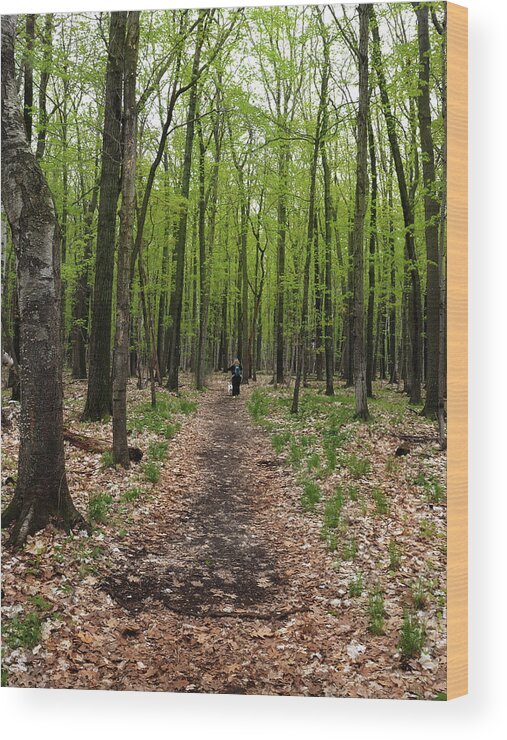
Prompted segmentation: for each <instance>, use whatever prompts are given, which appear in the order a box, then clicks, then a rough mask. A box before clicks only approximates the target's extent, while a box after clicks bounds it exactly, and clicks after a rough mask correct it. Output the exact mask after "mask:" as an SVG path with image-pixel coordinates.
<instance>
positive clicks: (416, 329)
mask: <svg viewBox="0 0 507 740" xmlns="http://www.w3.org/2000/svg"><path fill="white" fill-rule="evenodd" d="M371 12H372V23H371V28H372V35H373V47H372V52H373V53H372V57H373V67H374V69H375V72H376V75H377V81H378V86H379V89H380V100H381V104H382V111H383V114H384V118H385V121H386V126H387V135H388V139H389V144H390V148H391V153H392V157H393V161H394V168H395V171H396V176H397V179H398V188H399V192H400V200H401V207H402V211H403V221H404V226H405V251H406V258H407V262H408V266H407V269H408V277H409V282H410V295H409V301H410V345H411V360H412V361H411V372H412V377H411V378H410V400H411V401H412V403H420V401H421V376H422V367H421V365H422V363H421V357H422V351H421V350H422V341H421V340H422V305H421V282H420V277H419V271H418V268H417V254H416V250H415V241H414V213H413V208H412V205H411V200H410V196H409V191H408V187H407V178H406V176H405V169H404V167H403V159H402V156H401V151H400V145H399V142H398V135H397V129H396V119H395V117H394V115H393V112H392V108H391V102H390V99H389V92H388V89H387V81H386V75H385V70H384V62H383V59H382V50H381V46H380V34H379V29H378V23H377V19H376V16H375V11H374V10H373V8H372V11H371Z"/></svg>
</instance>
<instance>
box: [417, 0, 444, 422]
mask: <svg viewBox="0 0 507 740" xmlns="http://www.w3.org/2000/svg"><path fill="white" fill-rule="evenodd" d="M414 8H415V12H416V16H417V40H418V48H419V94H418V96H417V111H418V117H419V131H420V134H421V151H422V170H423V184H424V218H425V223H424V230H425V239H426V306H427V308H426V313H427V316H426V341H427V347H428V361H427V369H426V399H425V404H424V409H423V414H424V415H425V416H428V417H429V418H436V416H437V411H438V366H439V349H438V346H439V302H440V287H439V280H440V277H439V254H438V227H439V213H440V204H439V202H438V192H437V190H436V182H435V155H434V147H433V135H432V132H431V107H430V48H431V47H430V36H429V24H428V6H427V5H425V4H424V3H414Z"/></svg>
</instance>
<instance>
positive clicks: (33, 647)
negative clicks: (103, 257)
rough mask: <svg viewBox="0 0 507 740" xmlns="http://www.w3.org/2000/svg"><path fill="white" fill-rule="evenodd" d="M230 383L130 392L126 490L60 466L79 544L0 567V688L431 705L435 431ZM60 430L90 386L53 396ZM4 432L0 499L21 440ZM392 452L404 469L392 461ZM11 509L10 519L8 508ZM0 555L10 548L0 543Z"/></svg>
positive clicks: (405, 415) (435, 632)
mask: <svg viewBox="0 0 507 740" xmlns="http://www.w3.org/2000/svg"><path fill="white" fill-rule="evenodd" d="M225 389H226V380H225V376H218V377H217V376H215V377H214V378H213V379H212V382H211V386H210V388H209V390H208V391H207V392H206V393H202V394H197V393H196V392H195V391H191V390H186V389H184V391H183V394H182V395H181V396H180V397H176V396H172V395H170V394H168V393H167V392H165V391H162V390H161V391H160V393H159V398H160V401H159V404H158V407H157V409H156V410H155V411H153V410H152V409H151V407H150V404H149V400H148V391H146V390H142V391H138V390H136V389H135V388H134V386H133V385H132V386H131V388H130V389H129V404H130V418H131V422H130V423H131V428H132V431H131V435H130V438H131V440H132V441H131V444H133V445H136V446H139V447H141V448H142V449H143V450H144V452H145V456H144V459H143V461H142V462H141V463H140V464H139V465H133V466H132V468H131V469H130V470H129V471H127V472H125V471H120V470H117V469H115V468H113V467H111V466H110V462H111V461H110V460H109V459H108V457H107V455H106V456H102V457H101V456H100V455H93V454H88V453H83V452H82V451H80V450H76V449H75V448H72V447H68V448H67V461H68V462H67V466H68V474H69V486H70V490H71V492H72V495H73V497H74V500H75V502H76V504H77V506H78V508H80V509H81V510H82V511H83V512H87V513H88V517H89V519H91V521H92V523H93V524H94V528H93V530H92V533H91V535H89V536H88V535H86V534H85V533H81V534H77V535H75V536H67V535H65V534H64V533H61V532H58V531H56V530H53V529H48V530H46V531H44V532H40V533H39V534H37V535H36V536H34V537H32V538H30V539H29V541H28V543H27V545H26V547H25V548H24V549H23V550H22V551H20V552H17V553H12V552H11V551H10V550H8V549H6V548H5V547H4V550H3V574H2V581H3V589H2V613H3V625H2V631H3V645H4V646H3V669H2V683H3V684H4V685H9V686H32V687H48V688H49V687H54V688H83V689H87V688H88V689H116V690H139V691H188V692H216V693H218V692H219V693H243V694H244V693H247V694H285V695H312V696H363V697H377V698H384V697H385V698H421V699H422V698H441V697H442V696H443V695H444V692H445V685H446V681H445V672H446V647H445V645H446V633H445V568H446V561H445V531H446V529H445V526H446V524H445V520H446V507H445V494H444V492H443V491H444V485H445V454H444V453H442V452H440V451H439V449H438V444H437V437H436V428H435V424H433V423H431V422H428V421H427V420H425V419H423V418H421V417H420V416H418V415H417V414H416V413H415V412H414V410H411V409H409V408H408V405H407V402H406V399H405V397H403V396H402V395H401V394H398V393H395V392H394V391H393V390H392V389H388V388H387V387H383V388H381V387H380V385H379V386H378V388H376V391H375V392H376V396H377V398H376V399H375V400H373V401H372V402H371V408H372V412H373V421H372V422H371V423H369V424H361V423H359V422H355V421H353V419H352V414H351V410H352V402H353V396H352V393H351V392H350V391H349V390H343V389H340V390H339V391H338V392H337V395H336V397H335V398H334V399H328V398H326V397H325V396H323V395H322V392H321V389H320V387H319V385H318V384H316V383H313V387H312V388H310V389H308V390H307V391H305V393H304V395H303V400H302V408H301V413H300V415H299V416H298V417H297V419H294V418H291V417H290V414H289V413H288V402H289V400H290V399H289V395H290V391H289V390H288V389H278V390H277V389H274V388H273V387H272V386H267V385H263V384H262V382H260V383H258V384H251V385H250V386H248V387H243V389H242V392H241V396H240V397H239V398H238V399H236V398H232V397H228V396H226V394H225ZM65 392H66V407H65V417H66V426H67V427H68V428H71V429H73V430H74V431H80V432H81V433H86V434H89V435H90V436H96V437H99V438H103V439H107V438H108V437H109V435H110V427H109V426H108V425H107V424H86V425H85V424H83V423H81V422H79V421H78V419H79V410H80V408H82V404H83V400H84V394H85V384H84V383H77V382H76V383H70V382H67V383H66V391H65ZM13 416H14V418H13V421H12V424H11V426H10V428H7V429H5V430H4V432H3V473H2V479H3V482H4V486H3V488H4V494H6V495H7V496H8V492H9V489H11V490H12V483H11V480H10V479H11V478H15V460H16V454H17V444H18V439H17V421H16V418H15V414H13ZM400 445H402V446H403V448H404V449H403V451H404V452H406V453H407V454H404V455H403V456H401V457H396V456H395V452H396V450H397V449H398V448H399V447H400ZM4 503H6V502H4ZM4 537H5V535H4Z"/></svg>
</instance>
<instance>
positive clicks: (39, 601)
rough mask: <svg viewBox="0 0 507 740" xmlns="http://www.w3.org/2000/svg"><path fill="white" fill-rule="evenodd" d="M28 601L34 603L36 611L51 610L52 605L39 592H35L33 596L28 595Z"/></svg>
mask: <svg viewBox="0 0 507 740" xmlns="http://www.w3.org/2000/svg"><path fill="white" fill-rule="evenodd" d="M30 601H31V602H32V604H33V605H34V607H35V608H36V609H37V611H38V612H48V611H50V610H51V608H52V605H51V604H50V603H49V601H46V599H45V598H44V597H43V596H40V595H39V594H35V595H34V596H31V597H30Z"/></svg>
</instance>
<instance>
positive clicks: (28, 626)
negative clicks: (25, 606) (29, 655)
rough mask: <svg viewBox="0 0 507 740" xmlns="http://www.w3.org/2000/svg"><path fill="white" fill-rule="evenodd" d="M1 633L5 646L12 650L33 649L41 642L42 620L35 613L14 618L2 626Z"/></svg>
mask: <svg viewBox="0 0 507 740" xmlns="http://www.w3.org/2000/svg"><path fill="white" fill-rule="evenodd" d="M2 632H3V638H4V640H5V644H6V645H8V646H9V647H10V648H12V649H13V650H16V649H17V648H34V647H35V646H36V645H38V644H39V642H40V641H41V637H42V619H41V617H40V615H39V614H38V613H37V612H36V611H31V612H28V613H27V614H25V616H22V617H18V616H15V617H13V618H12V619H10V620H8V621H7V622H6V623H5V624H4V626H3V629H2Z"/></svg>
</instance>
